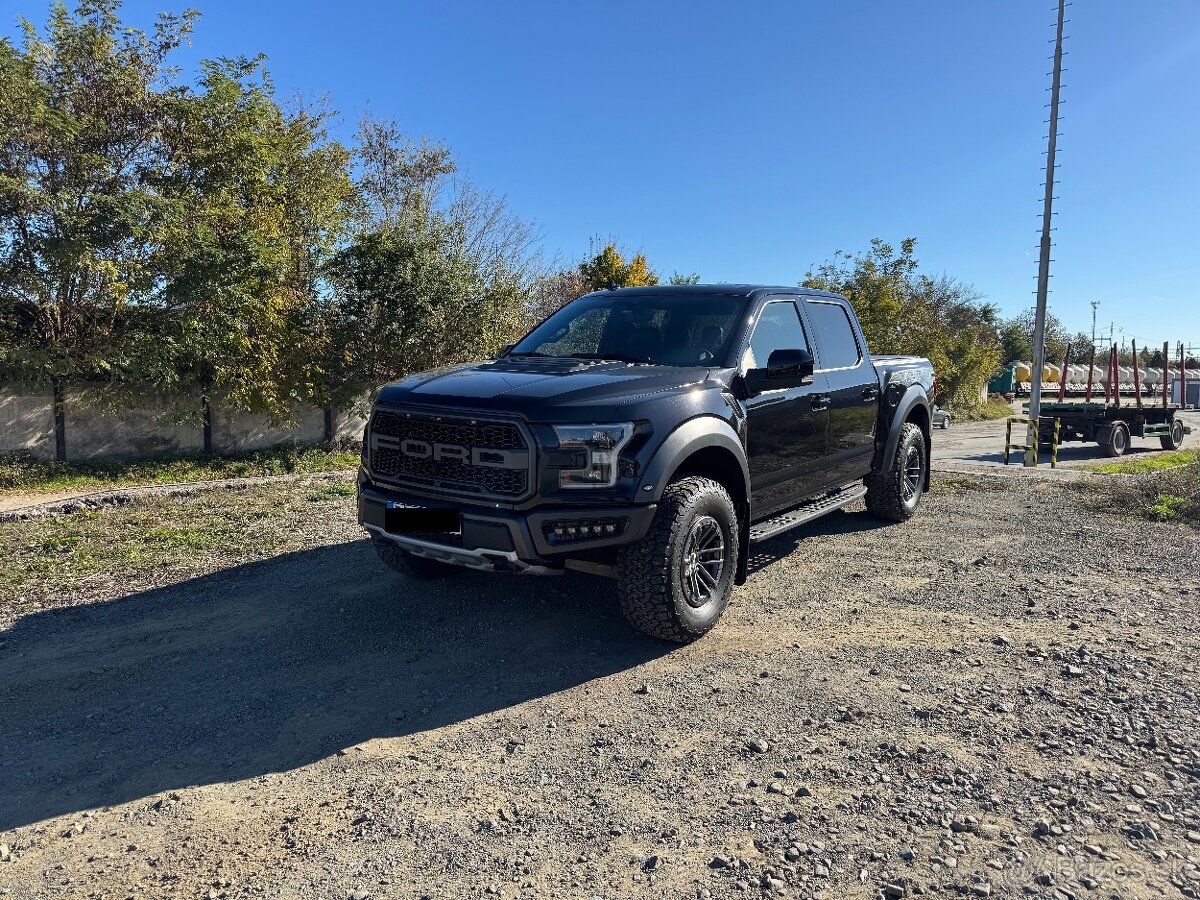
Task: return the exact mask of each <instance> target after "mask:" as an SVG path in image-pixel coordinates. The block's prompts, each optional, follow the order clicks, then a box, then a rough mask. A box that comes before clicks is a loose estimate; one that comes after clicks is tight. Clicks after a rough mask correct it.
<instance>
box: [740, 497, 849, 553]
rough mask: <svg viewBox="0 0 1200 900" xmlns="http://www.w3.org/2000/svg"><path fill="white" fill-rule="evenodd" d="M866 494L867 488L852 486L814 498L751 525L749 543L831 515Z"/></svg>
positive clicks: (767, 538)
mask: <svg viewBox="0 0 1200 900" xmlns="http://www.w3.org/2000/svg"><path fill="white" fill-rule="evenodd" d="M866 493H867V488H866V486H865V485H862V484H852V485H849V486H847V487H843V488H838V489H837V490H836V491H833V492H831V493H828V494H824V495H823V496H820V497H815V498H813V499H812V500H809V501H808V502H807V503H805V504H803V505H802V506H797V507H796V508H795V509H791V510H788V511H787V512H785V513H782V514H781V515H778V516H776V517H775V518H773V519H767V520H766V521H764V522H758V523H757V524H754V525H751V526H750V540H751V542H755V541H765V540H769V539H770V538H773V537H775V536H776V535H778V534H783V533H784V532H785V531H790V530H791V529H793V528H797V527H799V526H800V525H803V524H804V523H806V522H811V521H812V520H813V519H817V518H820V517H821V516H823V515H825V514H826V513H831V512H833V511H834V510H835V509H840V508H841V507H843V506H845V505H846V504H848V503H853V502H854V501H855V500H859V499H861V498H862V497H864V496H865V495H866Z"/></svg>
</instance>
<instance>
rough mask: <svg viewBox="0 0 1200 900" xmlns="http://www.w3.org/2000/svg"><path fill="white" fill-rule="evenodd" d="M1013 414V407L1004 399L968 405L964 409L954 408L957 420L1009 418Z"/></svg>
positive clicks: (972, 420) (973, 420)
mask: <svg viewBox="0 0 1200 900" xmlns="http://www.w3.org/2000/svg"><path fill="white" fill-rule="evenodd" d="M1012 414H1013V408H1012V407H1011V406H1010V405H1009V404H1007V403H1005V402H1004V401H1003V400H994V399H993V400H988V401H987V403H980V404H977V405H975V406H967V407H965V408H964V409H962V410H958V409H956V410H954V418H955V421H957V422H982V421H986V420H989V419H1007V418H1008V417H1009V416H1011V415H1012Z"/></svg>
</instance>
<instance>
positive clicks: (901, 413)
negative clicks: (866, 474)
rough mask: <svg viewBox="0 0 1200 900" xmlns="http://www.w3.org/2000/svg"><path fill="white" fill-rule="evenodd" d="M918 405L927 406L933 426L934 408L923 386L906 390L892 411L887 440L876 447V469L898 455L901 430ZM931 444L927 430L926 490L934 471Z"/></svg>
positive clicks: (927, 414)
mask: <svg viewBox="0 0 1200 900" xmlns="http://www.w3.org/2000/svg"><path fill="white" fill-rule="evenodd" d="M918 406H923V407H924V408H925V418H926V420H927V421H928V422H929V423H930V425H931V427H932V423H933V410H932V409H931V408H930V403H929V397H928V396H927V395H926V394H925V391H924V390H922V389H921V388H913V389H910V390H907V391H905V392H904V394H903V395H902V396H901V397H900V401H899V402H898V403H897V404H896V408H895V410H894V411H893V412H892V421H891V425H889V426H888V435H887V440H885V441H882V442H880V443H879V444H878V445H877V447H876V451H875V469H876V470H877V471H878V470H879V469H880V468H882V467H883V466H885V465H886V464H887V461H888V460H890V459H891V458H892V457H893V456H895V455H896V447H897V445H899V443H900V431H901V429H902V428H903V427H904V423H905V422H907V421H908V417H909V415H910V414H911V413H912V411H913V410H914V409H915V408H916V407H918ZM931 445H932V440H931V439H930V432H929V431H926V432H925V459H926V460H927V462H926V465H925V489H926V490H928V489H929V483H930V479H931V477H932V474H931V473H932V471H933V465H932V461H930V460H929V454H930V448H931Z"/></svg>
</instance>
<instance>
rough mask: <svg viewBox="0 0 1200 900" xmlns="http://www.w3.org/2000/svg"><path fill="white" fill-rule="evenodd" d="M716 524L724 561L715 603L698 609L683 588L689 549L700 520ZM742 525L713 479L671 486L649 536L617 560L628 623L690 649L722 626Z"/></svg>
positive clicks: (688, 480) (684, 480)
mask: <svg viewBox="0 0 1200 900" xmlns="http://www.w3.org/2000/svg"><path fill="white" fill-rule="evenodd" d="M705 519H712V520H715V521H716V523H717V525H718V526H719V528H720V531H721V536H722V539H723V541H724V560H723V563H722V568H721V570H720V573H719V576H718V578H717V580H716V581H717V584H716V587H715V588H713V589H711V590H712V593H711V597H710V599H708V601H707V602H705V603H704V604H703V605H701V606H699V607H695V606H693V605H692V604H691V603H689V602H688V593H687V591H688V589H687V588H685V585H684V578H685V575H684V569H685V562H686V560H685V558H684V551H685V545H686V544H687V542H688V536H689V535H690V534H692V529H693V527H694V526H695V525H696V524H697V523H698V522H700V521H701V520H705ZM739 551H740V548H739V547H738V522H737V513H736V512H735V511H734V507H733V501H732V500H731V499H730V497H729V493H728V492H727V491H726V490H725V488H723V487H721V485H720V484H718V483H717V482H715V481H713V480H712V479H710V478H681V479H679V480H678V481H674V482H672V483H671V484H669V485H667V489H666V490H665V491H664V492H663V496H662V500H660V501H659V504H658V510H657V511H656V512H655V514H654V521H653V523H651V525H650V530H649V531H648V532H647V533H646V535H645V536H644V537H643V538H642V539H641V540H639V541H638V542H637V543H635V544H631V545H630V546H628V547H626V548H625V549H624V550H623V551H622V552H621V554H620V556H619V557H618V559H617V596H618V598H619V599H620V602H621V611H622V612H623V613H624V614H625V618H626V619H628V620H629V623H630V624H631V625H633V627H634V628H636V629H637V630H638V631H641V632H643V633H645V634H649V635H651V636H653V637H657V638H662V639H663V640H665V641H674V642H676V643H680V644H685V643H688V642H689V641H694V640H696V638H698V637H700V636H701V635H703V634H704V633H705V632H707V631H708V630H709V629H710V628H712V627H713V626H714V625H716V624H717V620H718V619H720V618H721V613H723V612H724V611H725V607H726V606H728V605H729V597H730V594H732V593H733V580H734V576H735V573H736V571H737V561H738V553H739Z"/></svg>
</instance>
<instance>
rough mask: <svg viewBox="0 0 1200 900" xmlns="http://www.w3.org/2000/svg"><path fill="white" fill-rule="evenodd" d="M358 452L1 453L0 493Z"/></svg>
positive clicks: (236, 470) (250, 468)
mask: <svg viewBox="0 0 1200 900" xmlns="http://www.w3.org/2000/svg"><path fill="white" fill-rule="evenodd" d="M357 465H358V451H357V450H353V451H349V450H326V449H322V448H318V447H301V446H294V445H282V446H279V447H273V448H271V449H269V450H252V451H248V452H245V453H235V454H228V455H221V456H203V455H197V454H191V455H186V456H173V457H161V458H157V459H142V460H95V461H88V460H81V461H78V462H51V461H46V460H34V459H28V458H20V457H11V456H10V457H0V495H3V494H48V493H60V492H63V491H90V490H108V489H111V488H120V487H129V486H132V485H140V484H183V483H190V482H197V481H216V480H221V479H226V478H258V477H263V476H268V475H290V474H302V475H307V474H317V473H320V472H338V471H344V470H346V469H352V468H354V467H355V466H357Z"/></svg>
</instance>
